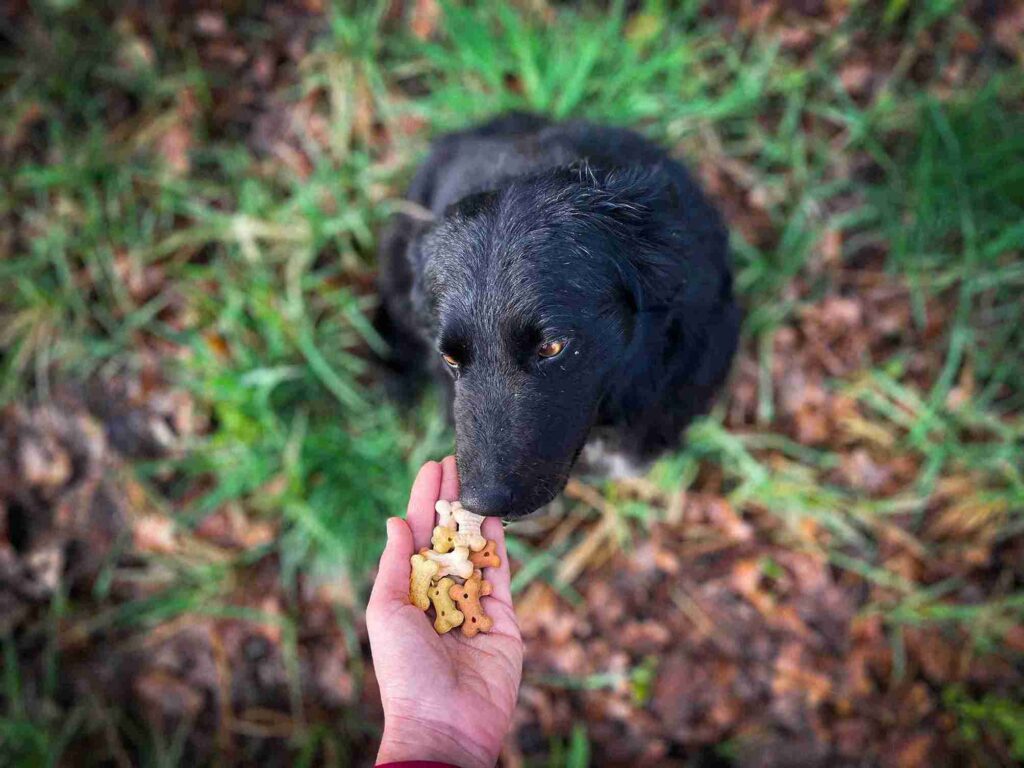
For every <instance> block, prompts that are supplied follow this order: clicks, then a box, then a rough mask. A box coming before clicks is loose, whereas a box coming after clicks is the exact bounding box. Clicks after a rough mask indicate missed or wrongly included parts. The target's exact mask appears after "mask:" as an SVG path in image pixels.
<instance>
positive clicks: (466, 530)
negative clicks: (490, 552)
mask: <svg viewBox="0 0 1024 768" xmlns="http://www.w3.org/2000/svg"><path fill="white" fill-rule="evenodd" d="M452 517H453V518H455V522H456V523H457V524H458V526H459V532H458V533H457V534H456V535H455V546H457V547H469V548H470V549H471V550H473V551H474V552H479V551H480V550H481V549H483V548H484V546H486V544H487V539H485V538H484V537H483V534H481V533H480V526H481V525H482V524H483V522H484V516H483V515H477V514H474V513H473V512H470V511H469V510H468V509H463V508H462V507H461V506H459V507H455V508H454V509H453V510H452Z"/></svg>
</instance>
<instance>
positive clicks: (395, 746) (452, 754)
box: [377, 716, 499, 768]
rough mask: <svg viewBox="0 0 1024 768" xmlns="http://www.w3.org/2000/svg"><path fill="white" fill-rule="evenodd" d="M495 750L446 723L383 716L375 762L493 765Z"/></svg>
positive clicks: (490, 767)
mask: <svg viewBox="0 0 1024 768" xmlns="http://www.w3.org/2000/svg"><path fill="white" fill-rule="evenodd" d="M498 751H499V750H491V749H488V748H487V747H486V746H485V745H483V744H480V743H479V742H477V741H475V740H474V735H473V734H468V733H465V732H461V731H459V730H458V729H456V728H453V727H451V726H449V725H448V724H447V723H443V722H441V723H439V722H436V721H434V720H425V719H420V718H410V717H387V716H385V718H384V736H383V737H382V738H381V742H380V749H379V750H378V751H377V764H378V765H380V764H383V763H396V762H400V761H402V760H435V761H437V762H441V763H451V764H452V765H457V766H458V767H459V768H493V766H494V765H495V763H497V761H498Z"/></svg>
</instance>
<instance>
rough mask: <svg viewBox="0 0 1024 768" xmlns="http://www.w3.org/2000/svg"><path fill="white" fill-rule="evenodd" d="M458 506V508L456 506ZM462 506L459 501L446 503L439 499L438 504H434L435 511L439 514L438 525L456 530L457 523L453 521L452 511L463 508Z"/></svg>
mask: <svg viewBox="0 0 1024 768" xmlns="http://www.w3.org/2000/svg"><path fill="white" fill-rule="evenodd" d="M456 504H458V507H456V506H455V505H456ZM461 507H462V505H461V504H459V502H457V501H445V500H444V499H438V500H437V503H436V504H434V511H435V512H437V524H438V525H439V526H442V527H444V528H452V529H454V528H455V521H454V520H453V519H452V510H453V509H457V508H461Z"/></svg>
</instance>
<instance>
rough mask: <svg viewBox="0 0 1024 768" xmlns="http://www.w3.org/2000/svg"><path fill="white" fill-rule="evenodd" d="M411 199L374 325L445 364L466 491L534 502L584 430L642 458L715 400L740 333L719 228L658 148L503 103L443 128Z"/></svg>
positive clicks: (402, 352) (495, 499)
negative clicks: (448, 359)
mask: <svg viewBox="0 0 1024 768" xmlns="http://www.w3.org/2000/svg"><path fill="white" fill-rule="evenodd" d="M408 200H409V201H411V203H410V205H409V209H408V210H407V211H406V212H405V213H402V214H399V215H397V216H396V217H395V219H394V220H393V221H392V223H391V225H390V226H389V228H388V230H387V231H386V232H385V234H384V236H383V241H382V245H381V279H380V288H381V295H382V298H383V301H382V308H381V311H380V314H379V316H378V319H377V327H378V329H379V330H380V331H381V333H382V334H383V335H384V337H385V339H386V340H387V341H388V342H389V344H390V345H391V350H392V355H391V358H390V360H389V365H390V366H391V367H392V368H393V369H394V370H395V371H396V372H399V373H401V374H402V375H403V376H405V377H406V379H407V380H408V377H409V375H410V374H411V373H414V372H416V371H420V372H423V371H425V370H433V371H434V372H436V373H438V374H440V375H442V376H443V378H444V380H445V381H446V382H447V384H448V386H447V390H448V391H449V393H450V395H451V400H450V403H451V410H452V413H453V415H454V421H455V433H456V440H457V451H456V453H457V458H458V467H459V476H460V478H461V481H462V492H461V496H462V499H463V501H464V503H465V504H466V506H467V507H468V508H469V509H472V510H474V511H476V512H479V513H481V514H485V515H500V516H502V517H506V518H512V517H517V516H520V515H524V514H528V513H530V512H532V511H533V510H535V509H537V508H538V507H540V506H542V505H544V504H546V503H547V502H548V501H550V500H551V499H552V498H553V497H554V496H555V495H556V494H557V493H558V492H559V491H560V490H561V489H562V487H563V486H564V485H565V482H566V480H567V479H568V476H569V472H570V470H571V469H572V467H573V464H574V463H575V462H576V459H577V457H578V456H579V454H580V452H581V449H583V447H584V444H585V443H586V442H587V440H588V437H590V438H594V437H595V436H597V435H601V439H602V441H603V442H604V443H605V444H606V445H605V447H606V448H611V449H612V450H615V451H618V452H620V453H623V454H625V455H626V456H628V457H630V458H632V459H634V460H637V461H645V460H649V459H650V458H652V457H654V456H655V455H657V454H658V453H659V452H661V451H663V450H665V449H667V448H671V447H673V446H676V445H678V444H679V441H680V439H681V433H682V430H683V428H684V427H685V426H686V425H687V424H688V423H689V422H690V421H691V420H692V419H693V418H694V416H696V415H697V414H699V413H701V412H703V411H705V410H706V409H707V408H708V406H709V404H710V402H711V400H712V398H713V397H714V395H715V392H716V390H717V389H718V388H719V387H720V386H721V384H722V382H723V380H724V378H725V376H726V374H727V372H728V369H729V363H730V361H731V359H732V356H733V353H734V352H735V349H736V344H737V339H738V329H739V319H740V313H739V310H738V308H737V306H736V304H735V303H734V301H733V294H732V277H731V274H730V268H729V260H728V249H727V235H726V230H725V228H724V226H723V225H722V221H721V219H720V218H719V215H718V213H717V212H716V211H715V209H714V208H713V207H712V206H711V204H710V203H709V202H708V201H707V199H706V198H705V197H704V195H703V194H702V193H701V191H700V189H699V188H698V187H697V185H696V184H695V183H694V181H693V180H692V179H691V178H690V176H689V175H688V174H687V172H686V171H685V170H684V168H683V167H682V166H681V165H680V164H679V163H677V162H676V161H674V160H672V159H671V158H669V157H668V156H667V155H666V154H665V153H664V152H663V151H662V150H661V149H659V148H658V147H657V146H655V145H653V144H651V143H650V142H648V141H646V140H645V139H643V138H642V137H640V136H638V135H637V134H635V133H632V132H630V131H627V130H622V129H618V128H608V127H604V126H600V125H594V124H591V123H585V122H570V123H561V124H555V123H550V122H548V121H547V120H545V119H543V118H540V117H536V116H533V115H524V114H510V115H505V116H503V117H499V118H497V119H495V120H492V121H491V122H488V123H486V124H484V125H481V126H478V127H475V128H472V129H469V130H466V131H462V132H459V133H453V134H449V135H447V136H444V137H442V138H441V139H440V140H439V141H437V142H436V143H435V145H434V147H433V151H432V152H431V154H430V156H429V158H428V159H427V161H426V163H425V164H424V166H423V167H422V168H421V169H420V171H419V172H418V173H417V175H416V177H415V179H414V180H413V182H412V186H411V188H410V190H409V193H408ZM547 340H565V341H566V344H565V347H564V349H563V350H562V352H561V353H560V354H559V355H558V356H557V357H553V358H550V359H543V358H541V357H539V356H538V348H539V347H540V345H541V344H542V343H543V342H545V341H547ZM442 353H444V354H447V355H450V356H452V357H454V358H455V359H456V360H457V362H458V367H457V368H450V367H449V366H448V365H447V364H446V363H445V362H443V359H442Z"/></svg>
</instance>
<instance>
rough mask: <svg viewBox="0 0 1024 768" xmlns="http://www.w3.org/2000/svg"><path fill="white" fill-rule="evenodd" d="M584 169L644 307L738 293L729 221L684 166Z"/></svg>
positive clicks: (626, 278) (627, 282)
mask: <svg viewBox="0 0 1024 768" xmlns="http://www.w3.org/2000/svg"><path fill="white" fill-rule="evenodd" d="M578 173H579V183H580V185H581V186H582V187H583V190H584V205H585V208H586V209H587V210H588V211H589V212H590V214H591V215H593V216H595V218H596V223H597V224H598V225H599V226H600V227H601V228H602V229H603V230H605V231H608V232H610V233H611V234H613V236H614V238H615V241H616V243H617V245H618V250H619V251H620V252H619V254H618V258H617V259H616V263H615V268H616V269H617V270H618V272H619V276H620V281H621V285H622V287H623V290H624V291H625V292H626V294H627V295H628V297H629V300H630V301H631V302H632V303H633V305H634V306H635V309H636V310H637V311H638V312H663V311H666V310H670V309H671V308H673V307H678V306H680V305H681V304H685V305H687V306H688V307H691V308H693V309H698V308H699V307H700V306H702V305H703V306H706V307H707V308H708V309H710V308H711V307H712V306H714V305H715V304H717V303H719V302H720V301H721V300H722V299H727V300H731V278H730V272H729V266H728V237H727V233H726V230H725V227H724V225H723V224H722V221H721V218H720V217H719V215H718V212H717V211H716V210H715V209H714V207H713V206H712V205H711V204H710V203H709V202H708V201H707V200H706V199H705V197H704V196H703V194H702V193H701V191H700V189H699V187H697V185H696V184H695V183H694V182H693V181H692V180H691V179H689V177H688V176H687V175H686V172H685V171H683V170H682V168H681V167H680V166H674V167H672V168H665V167H663V166H648V167H639V168H629V169H622V170H612V171H608V172H604V173H602V172H601V171H596V170H594V169H591V168H589V167H586V166H582V167H581V168H580V169H579V171H578Z"/></svg>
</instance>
